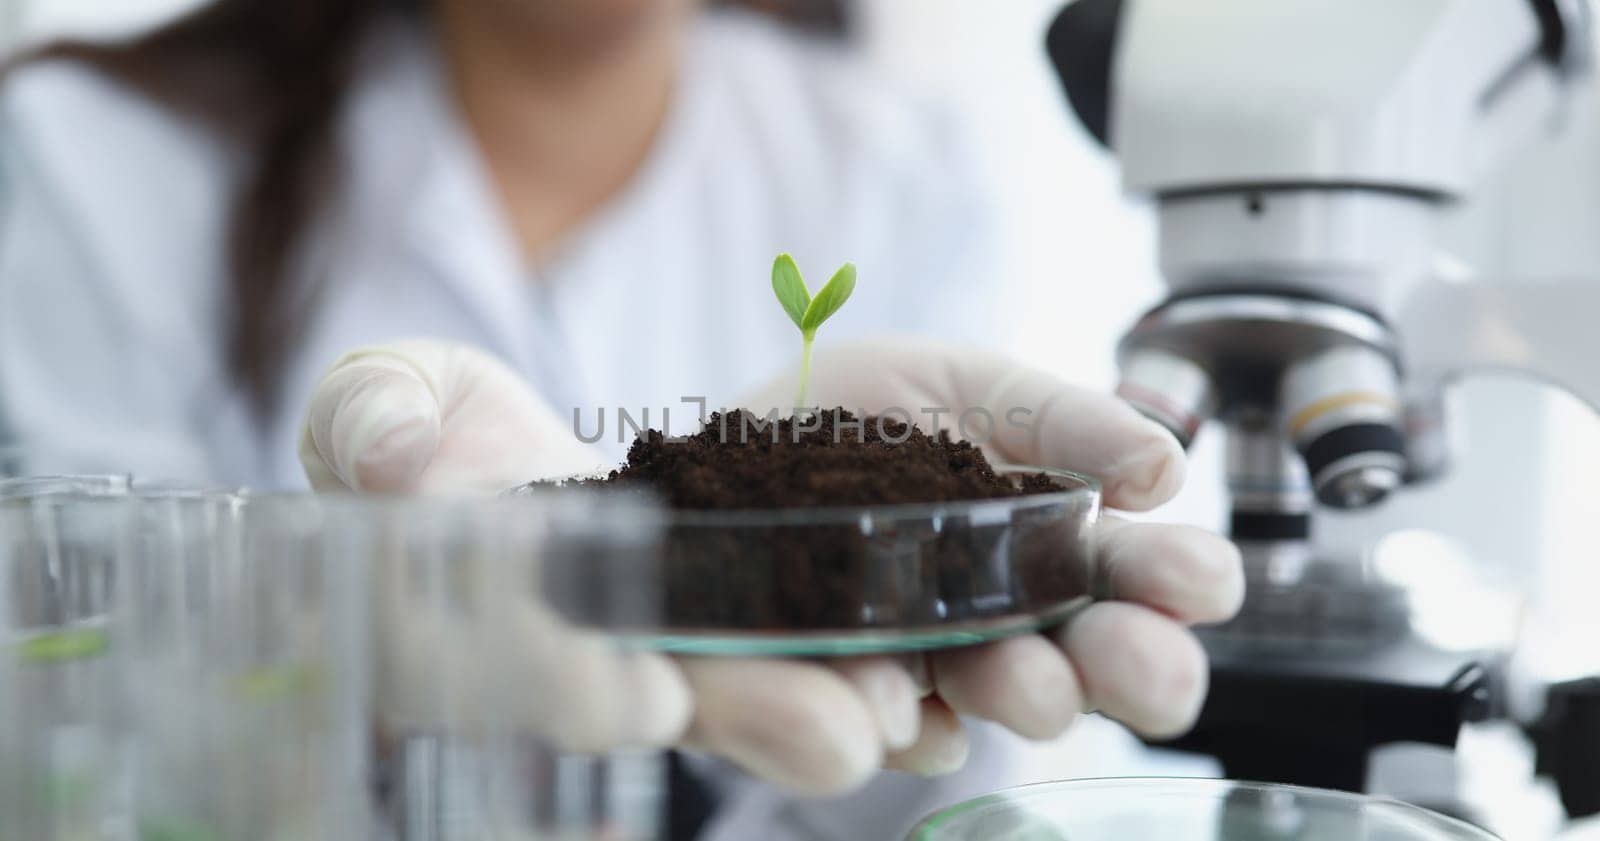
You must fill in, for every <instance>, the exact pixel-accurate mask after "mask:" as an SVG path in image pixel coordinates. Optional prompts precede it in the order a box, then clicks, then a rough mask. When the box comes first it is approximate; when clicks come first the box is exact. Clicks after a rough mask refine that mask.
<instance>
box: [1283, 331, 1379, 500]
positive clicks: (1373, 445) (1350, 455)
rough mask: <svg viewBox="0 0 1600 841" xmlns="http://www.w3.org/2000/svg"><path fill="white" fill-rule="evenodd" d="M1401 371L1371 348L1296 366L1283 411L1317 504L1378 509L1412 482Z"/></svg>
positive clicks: (1288, 378)
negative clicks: (1407, 476) (1407, 479)
mask: <svg viewBox="0 0 1600 841" xmlns="http://www.w3.org/2000/svg"><path fill="white" fill-rule="evenodd" d="M1397 379H1398V378H1397V376H1396V372H1395V366H1394V363H1393V362H1392V361H1391V360H1390V359H1389V357H1388V356H1386V355H1384V354H1383V353H1381V352H1379V351H1377V350H1375V349H1373V348H1370V347H1367V346H1365V345H1348V346H1344V347H1338V348H1333V349H1331V350H1324V351H1321V352H1319V353H1316V354H1313V355H1311V356H1309V357H1306V358H1305V359H1302V360H1300V361H1298V362H1296V363H1294V364H1293V365H1291V366H1289V368H1288V370H1287V371H1286V372H1285V374H1284V378H1283V385H1282V395H1281V400H1282V403H1281V405H1282V406H1283V412H1284V418H1285V422H1286V424H1287V430H1286V432H1287V434H1288V437H1289V439H1290V440H1291V441H1293V442H1294V445H1295V449H1296V450H1298V451H1299V452H1300V456H1301V457H1302V458H1304V459H1305V462H1306V470H1307V472H1308V473H1309V474H1310V476H1311V484H1312V487H1313V488H1314V489H1315V492H1316V495H1317V501H1319V502H1321V503H1322V504H1324V505H1327V506H1329V507H1332V508H1359V507H1362V506H1365V505H1371V504H1373V503H1375V502H1377V501H1379V500H1381V499H1383V498H1384V497H1385V496H1387V495H1388V494H1389V492H1390V491H1392V490H1394V489H1395V488H1397V487H1399V486H1400V484H1401V482H1402V480H1403V477H1404V475H1405V469H1406V460H1405V455H1404V453H1405V437H1404V435H1403V434H1402V433H1401V425H1402V417H1403V412H1402V410H1401V406H1400V401H1399V398H1398V383H1397Z"/></svg>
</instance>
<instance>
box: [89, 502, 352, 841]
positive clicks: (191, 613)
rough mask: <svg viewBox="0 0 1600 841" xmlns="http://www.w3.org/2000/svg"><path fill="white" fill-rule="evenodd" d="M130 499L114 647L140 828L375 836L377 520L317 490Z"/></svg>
mask: <svg viewBox="0 0 1600 841" xmlns="http://www.w3.org/2000/svg"><path fill="white" fill-rule="evenodd" d="M136 508H137V513H136V515H135V518H134V519H135V528H134V532H135V533H136V534H137V536H138V537H137V540H136V541H135V544H134V547H135V548H134V550H133V553H134V555H135V556H136V558H135V561H134V562H133V563H132V564H130V566H131V567H132V571H130V573H129V575H128V580H127V581H126V582H125V586H123V587H122V590H121V592H122V593H123V594H124V599H123V605H124V607H125V610H124V611H123V613H122V616H121V620H122V623H123V624H122V627H121V629H120V630H121V634H120V635H119V640H121V639H125V640H126V644H125V645H123V646H121V647H120V651H121V653H122V656H121V657H120V659H121V661H122V663H123V666H124V674H125V676H126V683H127V685H128V687H129V695H130V697H131V703H132V712H131V718H132V724H131V727H130V730H131V732H132V734H133V735H132V741H133V743H134V744H135V745H136V748H137V750H136V760H135V763H136V766H137V773H136V775H135V776H136V782H135V784H134V789H135V795H134V800H135V803H136V806H135V811H136V813H137V837H138V838H139V839H140V841H166V839H183V841H213V839H214V840H215V841H284V839H306V841H315V840H316V839H331V838H350V839H367V838H371V837H373V831H374V823H373V820H372V818H373V815H372V810H371V798H370V795H369V789H368V783H369V775H368V773H367V767H368V766H367V756H368V743H369V738H368V722H369V717H368V714H367V706H366V704H367V690H368V683H367V675H368V671H369V665H368V659H367V656H366V643H367V638H366V632H367V627H368V624H367V613H366V605H367V593H366V586H365V585H366V574H367V569H368V566H367V564H368V554H367V553H366V551H365V549H366V547H367V546H368V545H369V544H370V538H369V537H368V536H367V535H368V532H367V528H368V523H367V521H366V520H364V519H362V518H360V517H350V516H346V512H345V511H344V510H343V509H342V507H341V506H340V505H338V504H337V503H333V502H327V501H324V500H320V499H318V498H316V497H311V496H288V495H286V496H270V497H245V496H239V495H235V494H228V493H207V492H203V491H199V492H183V491H171V490H168V491H164V492H162V493H158V494H153V495H148V496H145V497H143V498H141V499H139V500H138V501H137V502H136Z"/></svg>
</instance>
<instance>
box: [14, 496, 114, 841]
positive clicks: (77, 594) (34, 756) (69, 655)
mask: <svg viewBox="0 0 1600 841" xmlns="http://www.w3.org/2000/svg"><path fill="white" fill-rule="evenodd" d="M34 490H35V491H38V493H34V492H32V491H30V492H28V493H26V494H24V493H23V492H22V491H21V490H20V489H19V488H18V487H17V486H16V485H11V495H9V496H4V497H0V815H3V816H4V819H3V820H0V839H4V841H54V839H66V838H91V837H99V836H98V835H96V834H95V833H98V832H100V831H101V830H102V828H103V827H105V826H106V825H108V824H109V823H111V822H114V821H115V820H116V819H117V818H119V817H125V816H126V815H127V805H128V802H127V790H126V782H127V779H128V777H127V762H126V760H127V754H126V751H125V745H124V744H123V743H122V742H121V741H120V740H118V739H117V737H116V734H115V732H114V730H113V729H112V728H111V727H109V726H108V725H109V721H110V716H111V715H113V714H114V712H115V710H116V703H117V701H118V700H119V698H120V693H119V691H118V690H119V686H120V684H119V682H118V680H117V673H116V669H115V666H114V664H113V662H112V660H111V658H110V657H109V656H108V652H109V650H110V645H109V632H108V622H109V620H110V616H111V613H112V594H113V584H114V582H115V580H116V575H117V566H118V560H119V553H120V551H121V548H122V547H123V546H125V545H126V539H125V538H126V530H125V519H124V516H123V515H124V512H125V509H124V506H123V505H121V504H120V503H119V502H117V501H116V500H115V499H114V498H112V497H104V496H80V495H78V494H77V493H75V492H71V491H68V490H65V489H63V488H60V487H56V488H52V489H50V490H48V491H46V490H45V489H42V488H35V489H34Z"/></svg>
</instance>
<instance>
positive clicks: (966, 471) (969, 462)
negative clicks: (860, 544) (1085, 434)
mask: <svg viewBox="0 0 1600 841" xmlns="http://www.w3.org/2000/svg"><path fill="white" fill-rule="evenodd" d="M634 483H644V484H646V485H648V486H649V487H650V488H651V489H653V490H654V491H655V492H656V493H658V494H660V495H662V496H664V497H666V499H667V502H668V503H669V504H670V505H671V506H672V507H674V508H708V509H730V508H814V507H819V506H846V505H849V506H853V505H883V504H893V503H911V502H948V501H952V500H960V499H991V498H995V497H1008V496H1020V495H1023V494H1025V493H1030V492H1035V493H1037V492H1046V491H1053V490H1057V488H1056V487H1055V485H1054V484H1053V483H1052V482H1051V481H1050V479H1049V477H1047V476H1029V477H1027V479H1026V480H1025V481H1024V483H1023V485H1022V486H1021V487H1019V486H1018V485H1017V484H1016V483H1014V482H1011V481H1010V480H1007V479H1003V478H1001V477H999V476H996V475H995V472H994V469H993V468H991V467H990V466H989V462H988V460H987V459H985V458H984V456H983V452H982V451H981V450H979V449H978V448H977V447H974V446H972V445H971V444H969V443H967V442H966V441H952V440H950V435H949V433H948V432H946V431H945V430H940V431H939V434H938V437H936V438H935V437H930V436H928V435H927V434H925V433H924V432H923V431H922V430H921V429H918V428H917V427H915V426H909V425H907V424H905V423H901V422H900V421H897V420H895V419H893V418H882V419H879V418H876V417H869V418H867V419H865V420H864V421H858V420H857V419H856V417H855V416H854V415H852V414H851V413H849V412H847V411H845V410H844V409H842V408H841V409H833V410H828V411H823V412H819V413H818V414H817V415H814V416H812V417H810V418H808V419H806V420H805V421H799V422H797V421H795V420H793V419H790V418H784V419H782V420H779V421H777V422H776V423H771V422H766V421H763V420H762V419H761V418H760V417H758V416H756V415H754V414H752V413H749V412H745V411H742V410H738V409H735V410H734V411H732V412H728V413H727V414H725V415H724V414H712V415H711V417H710V419H709V420H707V422H706V424H705V426H704V428H702V429H701V431H700V432H699V433H698V434H695V435H691V436H688V437H684V438H675V439H668V438H666V437H665V436H663V435H662V434H661V432H659V431H657V430H653V429H652V430H649V431H648V432H647V433H646V434H645V435H644V436H642V437H640V438H639V439H637V440H635V441H634V443H633V446H632V447H631V448H629V450H628V461H627V463H626V464H624V465H623V466H622V467H621V468H620V469H617V470H613V471H611V475H610V476H608V477H606V478H605V479H601V480H596V481H595V482H594V483H592V484H601V485H612V486H617V485H630V484H634Z"/></svg>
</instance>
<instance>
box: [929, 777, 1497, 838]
mask: <svg viewBox="0 0 1600 841" xmlns="http://www.w3.org/2000/svg"><path fill="white" fill-rule="evenodd" d="M1147 839H1148V841H1496V838H1495V836H1493V835H1491V834H1490V833H1488V832H1486V831H1484V830H1482V829H1479V828H1477V827H1475V826H1472V825H1470V824H1467V823H1463V822H1461V821H1458V820H1455V819H1453V818H1447V817H1445V816H1443V815H1439V814H1436V813H1434V812H1430V811H1428V810H1426V809H1422V808H1418V807H1416V806H1411V805H1408V804H1405V803H1400V802H1398V801H1395V800H1388V799H1384V798H1378V797H1368V796H1364V795H1358V794H1347V793H1343V792H1335V791H1325V790H1322V789H1311V788H1300V787H1297V786H1281V785H1266V784H1262V783H1239V782H1232V781H1228V780H1193V779H1131V778H1130V779H1104V780H1069V781H1065V782H1054V783H1040V784H1037V785H1030V786H1022V787H1020V788H1014V789H1009V790H1007V791H1002V792H998V793H996V794H991V795H987V796H985V797H979V798H976V799H974V800H968V801H966V802H964V803H960V804H957V805H955V806H952V807H950V808H948V809H945V810H944V811H941V812H938V813H937V814H934V815H932V816H930V817H929V818H927V819H926V820H924V821H923V822H922V823H921V824H919V825H918V826H917V827H916V828H915V829H913V830H912V831H911V834H910V835H909V836H907V841H1146V840H1147Z"/></svg>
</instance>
